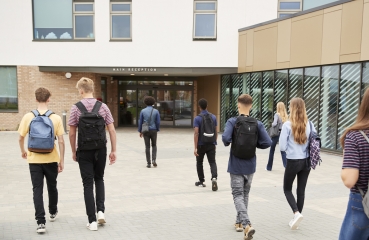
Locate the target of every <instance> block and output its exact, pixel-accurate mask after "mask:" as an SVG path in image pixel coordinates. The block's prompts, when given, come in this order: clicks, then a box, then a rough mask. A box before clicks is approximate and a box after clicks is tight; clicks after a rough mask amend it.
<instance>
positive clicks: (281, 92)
mask: <svg viewBox="0 0 369 240" xmlns="http://www.w3.org/2000/svg"><path fill="white" fill-rule="evenodd" d="M287 80H288V76H287V70H279V71H275V80H274V108H273V109H277V103H279V102H283V103H284V105H285V106H287Z"/></svg>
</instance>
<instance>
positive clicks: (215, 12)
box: [192, 0, 218, 40]
mask: <svg viewBox="0 0 369 240" xmlns="http://www.w3.org/2000/svg"><path fill="white" fill-rule="evenodd" d="M197 3H214V4H215V10H196V4H197ZM200 14H201V15H204V14H208V15H215V19H214V36H210V37H198V36H196V15H200ZM217 26H218V1H216V0H208V1H207V0H199V1H197V0H195V1H194V2H193V30H192V39H193V40H217Z"/></svg>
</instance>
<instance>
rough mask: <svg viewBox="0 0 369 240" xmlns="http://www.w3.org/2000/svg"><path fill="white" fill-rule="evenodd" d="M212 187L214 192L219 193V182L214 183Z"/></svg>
mask: <svg viewBox="0 0 369 240" xmlns="http://www.w3.org/2000/svg"><path fill="white" fill-rule="evenodd" d="M211 186H212V188H211V189H212V190H213V191H217V190H218V184H217V182H215V181H213V183H212V184H211Z"/></svg>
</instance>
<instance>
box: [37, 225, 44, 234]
mask: <svg viewBox="0 0 369 240" xmlns="http://www.w3.org/2000/svg"><path fill="white" fill-rule="evenodd" d="M36 232H37V233H45V232H46V227H45V224H38V225H37V230H36Z"/></svg>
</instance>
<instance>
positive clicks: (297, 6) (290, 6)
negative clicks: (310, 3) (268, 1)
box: [279, 2, 301, 10]
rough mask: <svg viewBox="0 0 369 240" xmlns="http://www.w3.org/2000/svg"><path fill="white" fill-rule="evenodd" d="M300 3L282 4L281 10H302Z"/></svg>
mask: <svg viewBox="0 0 369 240" xmlns="http://www.w3.org/2000/svg"><path fill="white" fill-rule="evenodd" d="M300 4H301V3H300V2H281V3H280V5H279V8H280V9H287V10H288V9H291V10H300V7H301V6H300Z"/></svg>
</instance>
